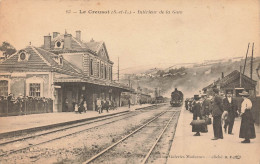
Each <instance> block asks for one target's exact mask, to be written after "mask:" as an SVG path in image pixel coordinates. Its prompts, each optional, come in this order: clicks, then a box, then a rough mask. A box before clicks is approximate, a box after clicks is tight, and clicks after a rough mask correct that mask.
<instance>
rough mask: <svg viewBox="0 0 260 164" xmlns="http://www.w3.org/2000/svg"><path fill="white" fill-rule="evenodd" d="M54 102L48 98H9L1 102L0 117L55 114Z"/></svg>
mask: <svg viewBox="0 0 260 164" xmlns="http://www.w3.org/2000/svg"><path fill="white" fill-rule="evenodd" d="M52 105H53V101H52V100H51V99H47V98H17V99H13V98H7V99H2V100H0V116H17V115H28V114H36V113H51V112H53V106H52Z"/></svg>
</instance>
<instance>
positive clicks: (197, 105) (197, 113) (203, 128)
mask: <svg viewBox="0 0 260 164" xmlns="http://www.w3.org/2000/svg"><path fill="white" fill-rule="evenodd" d="M192 108H193V109H192V111H193V120H202V119H203V116H204V115H202V113H201V102H200V97H199V95H194V102H193V107H192ZM192 132H196V133H195V134H194V136H200V132H204V133H205V132H208V128H207V125H206V124H198V125H192Z"/></svg>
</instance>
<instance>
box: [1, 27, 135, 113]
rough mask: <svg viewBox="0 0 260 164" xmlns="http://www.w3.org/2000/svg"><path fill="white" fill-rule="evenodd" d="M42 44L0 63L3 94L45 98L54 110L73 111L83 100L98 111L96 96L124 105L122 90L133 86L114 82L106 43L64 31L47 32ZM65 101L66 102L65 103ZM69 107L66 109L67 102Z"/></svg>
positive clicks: (88, 107)
mask: <svg viewBox="0 0 260 164" xmlns="http://www.w3.org/2000/svg"><path fill="white" fill-rule="evenodd" d="M43 42H44V44H43V46H41V47H34V46H32V45H29V46H27V47H26V48H24V49H21V50H19V51H18V52H17V53H15V54H13V55H11V56H10V57H8V58H7V59H6V60H4V61H2V62H1V63H0V72H1V73H0V95H1V96H7V95H9V94H10V93H12V94H14V95H15V96H19V95H23V96H28V97H45V98H50V99H52V100H53V112H65V111H73V110H74V109H73V103H79V102H80V101H81V100H82V99H84V100H86V102H87V109H88V110H95V101H96V99H97V98H103V99H110V100H113V101H115V102H116V103H117V104H118V105H120V104H121V100H120V97H121V93H122V92H129V91H131V89H130V88H129V87H128V86H126V85H123V84H119V83H116V82H114V81H113V76H112V75H113V72H112V70H113V64H114V63H113V62H112V61H111V60H110V58H109V55H108V52H107V49H106V45H105V43H104V42H96V41H94V40H93V39H92V40H91V41H90V42H83V41H82V40H81V31H76V36H75V37H73V36H72V35H71V34H69V33H67V32H65V33H64V34H59V33H58V32H53V35H52V36H51V35H47V36H44V38H43ZM65 101H66V102H65ZM65 103H67V104H68V109H64V104H65Z"/></svg>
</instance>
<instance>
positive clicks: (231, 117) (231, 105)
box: [223, 91, 237, 135]
mask: <svg viewBox="0 0 260 164" xmlns="http://www.w3.org/2000/svg"><path fill="white" fill-rule="evenodd" d="M236 104H237V103H236V102H235V100H234V99H233V96H232V92H231V91H228V92H227V94H226V97H225V98H224V100H223V107H224V111H226V112H227V114H228V116H227V120H226V121H225V124H224V129H225V133H226V132H227V127H228V134H231V135H232V134H233V133H232V129H233V125H234V122H235V117H236V113H237V105H236Z"/></svg>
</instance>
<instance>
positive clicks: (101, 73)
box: [100, 64, 104, 78]
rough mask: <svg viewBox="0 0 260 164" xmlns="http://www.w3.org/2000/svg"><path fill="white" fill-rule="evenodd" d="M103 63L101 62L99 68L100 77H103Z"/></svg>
mask: <svg viewBox="0 0 260 164" xmlns="http://www.w3.org/2000/svg"><path fill="white" fill-rule="evenodd" d="M103 67H104V65H103V64H101V69H100V77H101V78H104V74H103V70H104V68H103Z"/></svg>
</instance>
